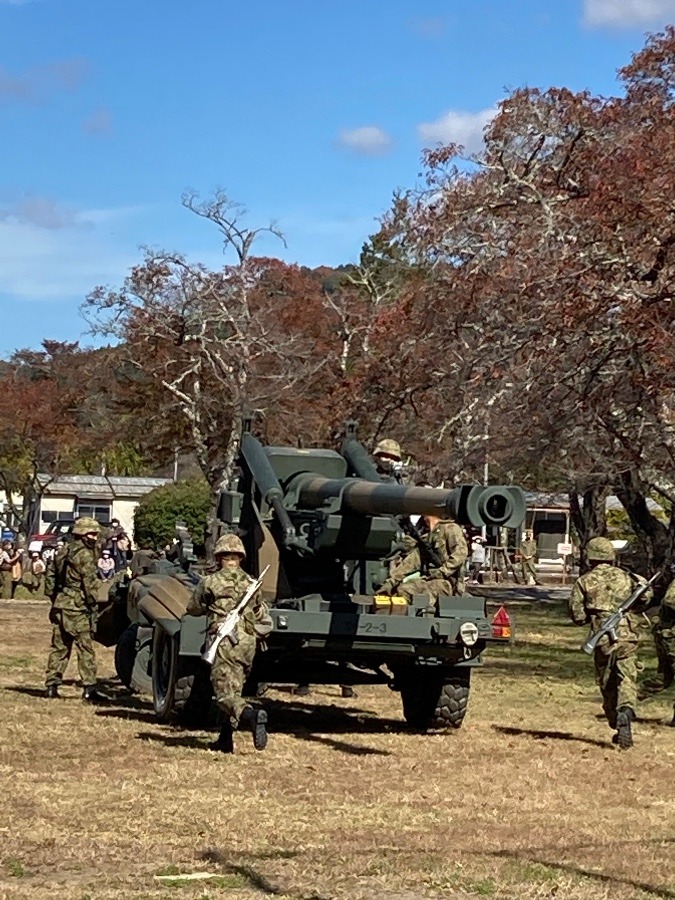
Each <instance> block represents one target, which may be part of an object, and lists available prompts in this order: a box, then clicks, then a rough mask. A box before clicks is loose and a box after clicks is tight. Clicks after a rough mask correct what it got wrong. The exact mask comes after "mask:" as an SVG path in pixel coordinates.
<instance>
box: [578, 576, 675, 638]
mask: <svg viewBox="0 0 675 900" xmlns="http://www.w3.org/2000/svg"><path fill="white" fill-rule="evenodd" d="M660 577H661V572H660V571H658V572H655V573H654V575H652V577H651V578H650V579H649V581H644V582H641V583H640V584H639V585H638V586H637V587H636V588H635V590H634V591H633V593H632V594H631V595H630V597H627V598H626V599H625V600H624V601H623V603H622V604H621V605H620V606H619V608H618V609H617V611H616V612H613V613H612V615H611V616H607V618H606V619H605V620H604V622H602V623H601V624H600V627H599V628H598V630H597V631H595V632H594V633H593V634H592V635H591V636H590V637H589V639H588V640H587V641H586V643H585V644H584V646H583V650H584V652H585V653H588V654H589V655H590V654H592V653H593V652H594V651H595V648H596V647H597V645H598V644H599V642H600V641H601V640H602V638H603V637H604V636H605V635H608V636H609V639H610V641H611V642H612V643H613V644H615V643H616V642H617V640H618V637H617V628H618V627H619V625H620V624H621V620H622V619H623V617H624V616H625V615H626V613H628V612H630V610H631V609H632V608H633V607H634V606H635V604H636V603H637V602H638V600H639V599H640V597H642V595H643V594H645V593H646V592H647V591H648V590H649V588H650V587H651V586H652V585H653V584H654V582H655V581H657V580H658V579H659V578H660Z"/></svg>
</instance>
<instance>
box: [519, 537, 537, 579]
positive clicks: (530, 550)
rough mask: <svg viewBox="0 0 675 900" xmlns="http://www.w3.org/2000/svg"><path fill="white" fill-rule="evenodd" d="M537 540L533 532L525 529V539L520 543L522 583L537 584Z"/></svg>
mask: <svg viewBox="0 0 675 900" xmlns="http://www.w3.org/2000/svg"><path fill="white" fill-rule="evenodd" d="M537 549H538V548H537V542H536V541H535V539H534V532H533V531H531V530H529V529H528V530H527V531H526V532H525V539H524V540H523V541H521V543H520V565H521V569H522V573H523V584H539V582H538V581H537V569H536V566H535V563H536V562H537Z"/></svg>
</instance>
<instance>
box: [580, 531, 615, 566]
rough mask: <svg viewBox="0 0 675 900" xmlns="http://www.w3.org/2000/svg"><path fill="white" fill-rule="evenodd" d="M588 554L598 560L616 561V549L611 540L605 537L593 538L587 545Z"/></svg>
mask: <svg viewBox="0 0 675 900" xmlns="http://www.w3.org/2000/svg"><path fill="white" fill-rule="evenodd" d="M586 556H587V557H588V559H590V560H595V561H596V562H614V560H615V559H616V551H615V550H614V546H613V544H612V542H611V541H610V540H608V539H607V538H603V537H596V538H591V539H590V541H589V542H588V546H587V547H586Z"/></svg>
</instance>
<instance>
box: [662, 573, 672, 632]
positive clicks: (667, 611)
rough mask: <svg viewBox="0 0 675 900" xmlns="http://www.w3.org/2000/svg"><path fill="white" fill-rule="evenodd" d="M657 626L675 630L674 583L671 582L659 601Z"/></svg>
mask: <svg viewBox="0 0 675 900" xmlns="http://www.w3.org/2000/svg"><path fill="white" fill-rule="evenodd" d="M659 624H660V625H661V626H662V627H663V628H675V581H671V583H670V585H669V587H668V590H667V591H666V593H665V594H664V597H663V600H662V601H661V607H660V609H659Z"/></svg>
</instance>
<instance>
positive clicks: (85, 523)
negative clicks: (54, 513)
mask: <svg viewBox="0 0 675 900" xmlns="http://www.w3.org/2000/svg"><path fill="white" fill-rule="evenodd" d="M72 534H73V540H72V541H71V542H70V543H68V544H66V545H64V547H63V548H62V549H61V550H60V551H59V553H58V554H57V556H56V559H55V560H54V565H53V566H51V567H50V569H49V572H48V575H47V582H46V585H45V590H46V593H47V596H49V597H50V598H51V601H52V608H51V611H50V614H49V619H50V621H51V623H52V625H53V629H52V649H51V653H50V654H49V659H48V661H47V677H46V680H45V682H46V685H47V697H49V698H51V699H53V698H55V697H58V696H59V685H60V684H61V681H62V680H63V675H64V672H65V671H66V668H67V666H68V662H69V660H70V655H71V653H72V650H73V645H74V646H75V648H76V650H77V663H78V667H79V671H80V678H81V680H82V685H83V688H84V691H83V694H82V698H83V699H84V700H86V701H88V702H89V703H99V702H101V701H104V700H106V699H107V698H106V697H104V695H103V694H101V693H99V691H97V689H96V656H95V655H94V645H93V641H92V631H93V629H94V627H95V620H96V611H97V609H98V606H97V597H98V591H99V583H100V582H99V580H98V577H97V573H96V558H95V554H96V541H97V540H98V536H99V526H98V522H96V520H95V519H90V518H88V517H82V518H80V519H77V520H76V522H75V524H74V525H73V530H72Z"/></svg>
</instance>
